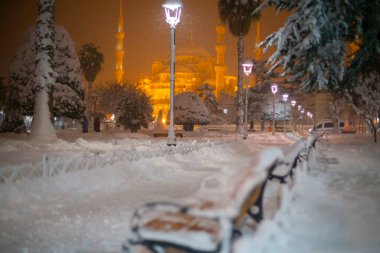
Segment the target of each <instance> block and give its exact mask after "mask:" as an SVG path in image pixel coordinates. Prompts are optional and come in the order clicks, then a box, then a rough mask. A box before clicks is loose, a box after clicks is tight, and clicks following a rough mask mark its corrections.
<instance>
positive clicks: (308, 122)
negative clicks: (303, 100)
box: [306, 112, 310, 125]
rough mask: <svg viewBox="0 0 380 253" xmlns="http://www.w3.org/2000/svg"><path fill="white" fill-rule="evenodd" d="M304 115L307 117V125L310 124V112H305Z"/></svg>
mask: <svg viewBox="0 0 380 253" xmlns="http://www.w3.org/2000/svg"><path fill="white" fill-rule="evenodd" d="M306 115H307V124H308V125H309V124H310V112H307V113H306Z"/></svg>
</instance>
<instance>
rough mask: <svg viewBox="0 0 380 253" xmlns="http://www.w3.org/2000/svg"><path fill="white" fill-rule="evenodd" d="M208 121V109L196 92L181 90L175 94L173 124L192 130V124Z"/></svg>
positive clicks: (202, 123) (203, 123) (201, 123)
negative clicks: (181, 91)
mask: <svg viewBox="0 0 380 253" xmlns="http://www.w3.org/2000/svg"><path fill="white" fill-rule="evenodd" d="M168 118H169V117H168ZM209 123H210V117H209V111H208V109H207V107H206V106H205V104H204V103H203V102H202V100H201V99H200V97H199V96H198V95H197V94H196V93H194V92H183V93H179V94H178V95H176V96H175V99H174V124H178V125H182V126H183V129H184V130H185V131H193V128H194V125H196V124H199V125H207V124H209Z"/></svg>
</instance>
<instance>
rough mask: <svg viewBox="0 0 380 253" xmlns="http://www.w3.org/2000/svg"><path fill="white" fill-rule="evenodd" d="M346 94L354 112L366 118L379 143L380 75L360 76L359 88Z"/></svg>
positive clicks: (375, 73)
mask: <svg viewBox="0 0 380 253" xmlns="http://www.w3.org/2000/svg"><path fill="white" fill-rule="evenodd" d="M345 94H346V97H347V98H348V100H349V102H350V104H351V105H352V107H353V108H354V110H355V111H356V112H357V113H358V114H359V115H360V116H361V117H363V118H364V120H365V121H366V123H367V125H368V127H369V128H370V129H371V130H372V133H373V135H374V141H375V142H377V130H378V129H379V123H377V125H376V122H377V120H378V117H379V113H380V74H379V73H378V72H377V71H372V72H370V73H368V74H360V75H359V76H358V78H357V86H356V87H354V88H353V89H351V90H347V91H346V93H345Z"/></svg>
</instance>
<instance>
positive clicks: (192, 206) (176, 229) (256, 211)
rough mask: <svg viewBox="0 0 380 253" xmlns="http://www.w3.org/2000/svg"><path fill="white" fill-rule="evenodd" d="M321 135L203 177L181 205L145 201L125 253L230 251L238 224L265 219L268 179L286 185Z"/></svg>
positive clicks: (138, 212) (137, 211)
mask: <svg viewBox="0 0 380 253" xmlns="http://www.w3.org/2000/svg"><path fill="white" fill-rule="evenodd" d="M319 137H321V135H315V136H309V137H308V138H307V139H306V140H305V139H301V140H299V141H297V142H296V143H294V144H293V145H291V146H289V147H288V148H287V149H286V150H285V151H282V150H281V149H278V148H270V149H267V150H264V151H263V152H261V154H260V157H259V159H258V164H256V165H254V166H247V167H245V168H243V169H238V170H234V171H229V172H225V174H223V175H222V174H221V175H220V176H219V177H218V176H217V175H213V176H210V177H208V178H206V179H205V180H203V182H202V184H201V187H200V190H199V191H198V192H196V193H195V194H194V195H193V196H192V197H191V198H188V199H186V200H184V201H182V202H181V203H167V202H166V203H164V202H153V203H147V204H145V205H143V206H142V207H140V208H138V209H137V210H136V211H135V213H134V215H133V217H132V220H131V224H130V234H129V236H128V238H127V240H126V241H125V242H124V243H123V246H122V249H123V253H133V252H134V251H133V249H134V247H136V246H144V247H145V248H147V249H149V250H150V251H152V252H155V253H162V252H165V249H169V248H174V249H177V250H179V251H180V252H183V251H185V252H199V253H212V252H221V253H229V252H231V247H232V243H233V240H234V239H235V238H236V237H237V236H239V235H240V234H241V228H242V227H243V226H244V225H245V224H247V223H248V222H249V221H252V220H253V221H255V222H256V223H259V222H260V221H261V220H262V219H263V217H264V210H263V194H264V191H265V186H266V184H267V181H268V180H274V179H277V180H279V181H280V182H281V183H286V179H287V178H288V177H292V175H293V170H294V169H295V168H296V167H298V166H301V167H303V168H304V169H305V167H307V163H301V165H300V162H301V161H306V160H307V159H309V156H313V155H314V152H315V149H314V147H315V143H316V140H317V138H319ZM226 173H227V174H226ZM169 252H173V251H169ZM174 252H177V251H174Z"/></svg>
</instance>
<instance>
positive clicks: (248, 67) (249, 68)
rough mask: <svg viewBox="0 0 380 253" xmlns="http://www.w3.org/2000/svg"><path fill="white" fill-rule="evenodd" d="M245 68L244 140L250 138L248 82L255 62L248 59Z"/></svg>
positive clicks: (244, 64)
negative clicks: (248, 125) (248, 126)
mask: <svg viewBox="0 0 380 253" xmlns="http://www.w3.org/2000/svg"><path fill="white" fill-rule="evenodd" d="M242 66H243V72H244V74H245V75H246V84H245V117H244V133H243V139H247V138H248V129H247V124H248V82H249V75H250V74H251V73H252V67H253V62H252V60H250V59H247V60H245V61H244V63H243V64H242Z"/></svg>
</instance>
